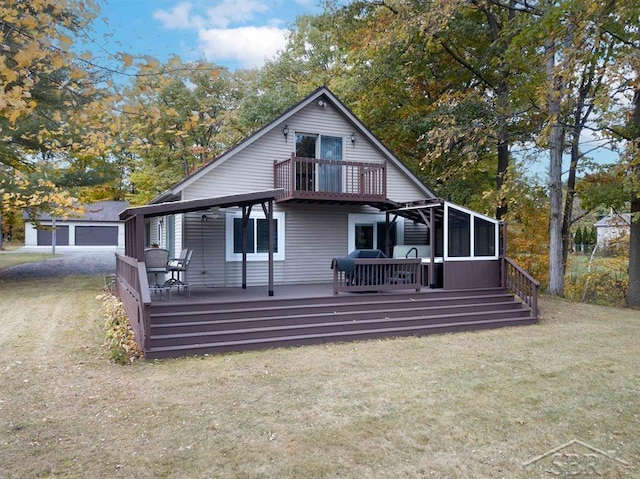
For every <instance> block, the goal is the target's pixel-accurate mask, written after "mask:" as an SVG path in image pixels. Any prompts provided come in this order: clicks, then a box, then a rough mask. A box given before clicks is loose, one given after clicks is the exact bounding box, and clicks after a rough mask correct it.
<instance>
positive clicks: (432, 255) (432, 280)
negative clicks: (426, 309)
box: [429, 208, 436, 289]
mask: <svg viewBox="0 0 640 479" xmlns="http://www.w3.org/2000/svg"><path fill="white" fill-rule="evenodd" d="M434 210H435V208H430V209H429V223H430V225H429V244H430V245H431V246H429V288H431V289H433V288H435V287H436V272H435V270H436V264H435V262H436V228H435V226H436V215H435V212H434Z"/></svg>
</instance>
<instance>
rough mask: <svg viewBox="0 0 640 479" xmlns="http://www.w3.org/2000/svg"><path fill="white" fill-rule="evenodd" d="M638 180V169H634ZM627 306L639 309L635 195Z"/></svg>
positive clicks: (638, 203) (639, 200)
mask: <svg viewBox="0 0 640 479" xmlns="http://www.w3.org/2000/svg"><path fill="white" fill-rule="evenodd" d="M636 170H637V177H638V179H639V180H640V169H638V167H636ZM627 303H628V304H629V306H633V307H636V308H640V197H639V196H638V195H637V194H636V195H634V196H633V198H632V200H631V233H630V237H629V291H628V292H627Z"/></svg>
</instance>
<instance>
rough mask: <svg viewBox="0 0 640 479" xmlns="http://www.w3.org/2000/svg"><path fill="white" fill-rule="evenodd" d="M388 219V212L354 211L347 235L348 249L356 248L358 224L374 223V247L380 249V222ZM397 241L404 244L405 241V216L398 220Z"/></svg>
mask: <svg viewBox="0 0 640 479" xmlns="http://www.w3.org/2000/svg"><path fill="white" fill-rule="evenodd" d="M386 220H387V215H386V213H352V214H349V234H348V236H347V251H348V252H351V251H353V250H354V249H356V226H357V225H373V249H378V244H377V243H378V231H377V228H378V223H384V222H385V221H386ZM396 241H397V242H398V244H402V242H403V241H404V218H402V217H398V219H397V220H396Z"/></svg>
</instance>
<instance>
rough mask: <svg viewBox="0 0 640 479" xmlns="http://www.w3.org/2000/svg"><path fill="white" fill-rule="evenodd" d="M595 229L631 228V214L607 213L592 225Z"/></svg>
mask: <svg viewBox="0 0 640 479" xmlns="http://www.w3.org/2000/svg"><path fill="white" fill-rule="evenodd" d="M594 226H595V227H596V228H616V227H618V228H620V227H622V228H625V227H628V226H631V213H609V214H608V215H607V216H605V217H603V218H601V219H600V220H598V221H597V222H595V223H594Z"/></svg>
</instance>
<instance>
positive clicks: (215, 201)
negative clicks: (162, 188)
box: [120, 189, 283, 220]
mask: <svg viewBox="0 0 640 479" xmlns="http://www.w3.org/2000/svg"><path fill="white" fill-rule="evenodd" d="M282 192H283V190H281V189H276V190H265V191H256V192H253V193H244V194H238V195H228V196H217V197H212V198H202V199H197V200H182V201H172V202H168V203H160V204H157V205H146V206H138V207H132V208H127V209H126V210H124V211H123V212H122V213H120V219H121V220H126V219H128V218H131V217H133V216H136V215H142V216H144V217H145V218H152V217H154V216H164V215H173V214H180V213H189V212H191V211H202V210H206V209H209V208H214V207H220V208H225V207H230V206H249V205H255V204H259V203H264V202H266V201H273V200H275V199H276V197H277V196H279V195H281V194H282Z"/></svg>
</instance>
